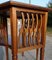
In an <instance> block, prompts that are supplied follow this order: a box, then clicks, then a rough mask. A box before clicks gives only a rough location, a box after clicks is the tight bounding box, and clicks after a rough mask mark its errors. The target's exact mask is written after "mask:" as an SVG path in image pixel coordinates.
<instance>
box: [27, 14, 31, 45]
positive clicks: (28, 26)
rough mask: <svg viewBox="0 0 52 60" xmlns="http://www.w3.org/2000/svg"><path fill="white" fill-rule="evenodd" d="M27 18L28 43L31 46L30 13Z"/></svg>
mask: <svg viewBox="0 0 52 60" xmlns="http://www.w3.org/2000/svg"><path fill="white" fill-rule="evenodd" d="M27 18H28V27H27V28H28V45H29V46H31V43H30V28H29V23H30V18H29V14H28V13H27Z"/></svg>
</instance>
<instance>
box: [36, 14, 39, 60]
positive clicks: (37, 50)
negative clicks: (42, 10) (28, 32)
mask: <svg viewBox="0 0 52 60" xmlns="http://www.w3.org/2000/svg"><path fill="white" fill-rule="evenodd" d="M36 20H37V30H38V14H36ZM36 38H37V37H36ZM37 42H38V41H37ZM38 53H39V49H36V60H38Z"/></svg>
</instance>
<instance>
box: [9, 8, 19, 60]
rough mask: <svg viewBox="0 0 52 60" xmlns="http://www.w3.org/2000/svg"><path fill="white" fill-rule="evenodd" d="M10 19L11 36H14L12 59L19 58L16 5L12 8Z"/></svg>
mask: <svg viewBox="0 0 52 60" xmlns="http://www.w3.org/2000/svg"><path fill="white" fill-rule="evenodd" d="M10 19H11V38H12V60H18V59H17V53H18V52H17V44H18V43H17V42H18V40H17V36H18V35H17V30H18V29H17V17H16V9H15V8H14V7H12V8H10Z"/></svg>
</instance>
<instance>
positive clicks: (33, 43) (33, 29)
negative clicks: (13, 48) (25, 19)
mask: <svg viewBox="0 0 52 60" xmlns="http://www.w3.org/2000/svg"><path fill="white" fill-rule="evenodd" d="M32 30H33V36H32V43H33V45H34V38H35V37H34V14H32Z"/></svg>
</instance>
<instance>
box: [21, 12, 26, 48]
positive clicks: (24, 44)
mask: <svg viewBox="0 0 52 60" xmlns="http://www.w3.org/2000/svg"><path fill="white" fill-rule="evenodd" d="M24 20H25V18H24V13H23V12H22V27H23V33H22V36H23V37H22V38H23V40H22V43H23V47H25V46H26V33H25V29H24V23H25V22H24Z"/></svg>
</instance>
